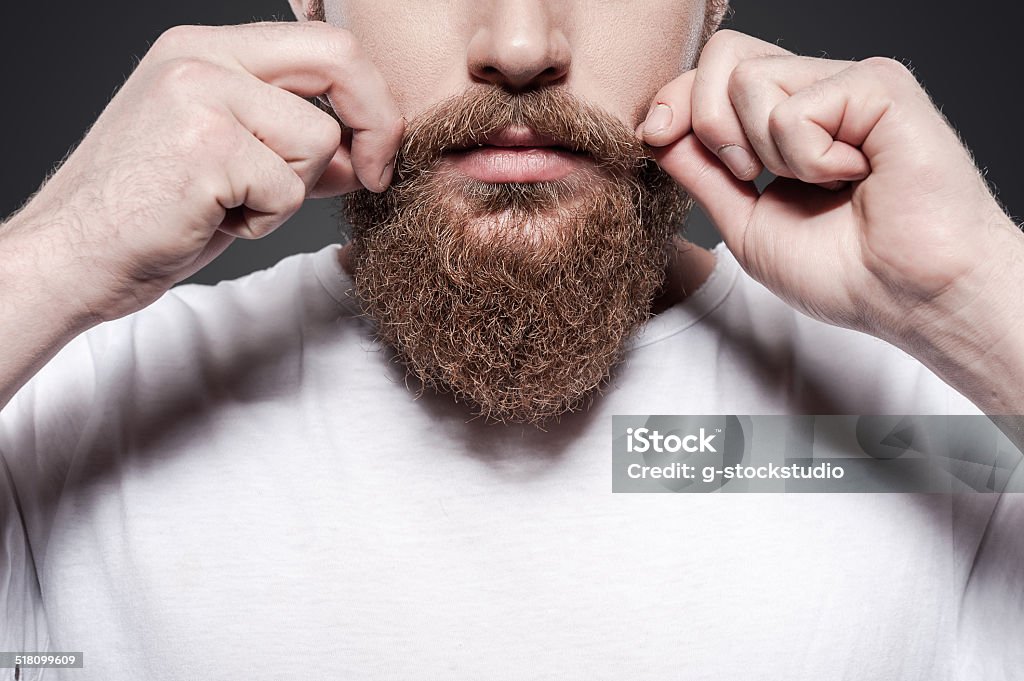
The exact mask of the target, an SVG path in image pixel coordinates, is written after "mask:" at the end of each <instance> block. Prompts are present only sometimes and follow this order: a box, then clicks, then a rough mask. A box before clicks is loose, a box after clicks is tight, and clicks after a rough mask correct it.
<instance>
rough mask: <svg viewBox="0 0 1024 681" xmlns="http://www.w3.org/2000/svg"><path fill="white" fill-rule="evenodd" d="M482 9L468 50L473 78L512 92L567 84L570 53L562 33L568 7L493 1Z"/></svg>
mask: <svg viewBox="0 0 1024 681" xmlns="http://www.w3.org/2000/svg"><path fill="white" fill-rule="evenodd" d="M480 5H481V6H483V7H481V16H482V20H481V22H480V24H479V27H478V28H477V30H476V32H475V33H474V35H473V38H472V39H471V40H470V42H469V50H468V67H469V72H470V76H471V77H472V78H473V80H475V81H476V82H484V83H492V84H494V85H499V86H501V87H505V88H508V89H511V90H529V89H533V88H538V87H543V86H546V85H555V84H558V83H559V82H561V81H563V80H565V78H566V77H567V75H568V74H569V66H570V62H571V50H570V47H569V41H568V39H567V38H566V36H565V33H564V31H563V24H564V23H565V17H564V16H560V15H561V14H562V11H563V8H562V6H563V5H564V3H562V2H557V1H554V2H552V1H551V0H547V1H544V0H493V1H492V2H481V3H480ZM484 8H486V9H484Z"/></svg>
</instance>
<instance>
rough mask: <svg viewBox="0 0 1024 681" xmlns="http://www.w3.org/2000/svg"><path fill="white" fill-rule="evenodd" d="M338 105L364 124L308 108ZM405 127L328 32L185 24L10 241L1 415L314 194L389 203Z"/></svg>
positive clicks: (3, 255)
mask: <svg viewBox="0 0 1024 681" xmlns="http://www.w3.org/2000/svg"><path fill="white" fill-rule="evenodd" d="M321 95H325V96H327V97H328V98H329V100H330V102H331V104H332V105H333V106H334V107H335V108H336V109H337V111H338V113H339V115H340V116H343V117H344V120H345V121H346V123H347V124H348V125H349V126H351V127H352V129H353V134H352V135H351V141H348V140H343V139H342V131H341V127H340V125H339V124H338V122H337V120H335V118H333V117H332V116H331V115H329V114H328V113H326V112H324V111H321V110H320V109H318V108H317V107H316V106H314V105H313V104H311V103H310V102H309V101H307V100H306V99H305V98H307V97H317V96H321ZM403 130H404V120H403V119H402V117H401V115H400V113H399V111H398V107H397V104H396V103H395V102H394V100H393V97H392V95H391V92H390V90H389V89H388V87H387V84H386V83H385V81H384V78H383V76H382V75H381V74H380V72H379V71H377V69H376V67H375V66H374V65H373V64H372V63H370V62H369V60H368V58H367V57H366V55H365V54H364V53H363V52H362V50H361V49H360V47H359V45H358V44H357V43H356V41H355V40H354V38H352V36H351V35H350V34H349V33H348V32H346V31H344V30H342V29H339V28H335V27H332V26H328V25H327V24H324V23H322V22H307V23H301V24H295V23H263V24H250V25H245V26H224V27H178V28H175V29H171V30H170V31H168V32H167V33H165V34H164V35H163V36H161V38H160V39H159V40H158V41H157V42H156V44H154V46H153V48H152V49H151V50H150V52H149V53H148V54H147V55H146V57H145V58H144V59H143V60H142V61H141V62H140V64H139V67H138V68H137V69H136V70H135V72H134V73H133V74H132V76H131V77H130V78H129V79H128V81H127V82H126V83H125V85H124V87H122V88H121V90H120V91H119V92H118V93H117V95H116V96H115V97H114V99H113V100H112V101H111V102H110V104H109V105H108V106H107V108H106V109H105V110H104V112H103V114H102V115H101V116H100V118H99V119H98V120H97V121H96V123H95V124H94V125H93V126H92V128H91V130H90V132H89V134H88V135H87V136H86V137H85V139H84V140H82V142H81V144H80V145H79V146H78V148H77V149H76V150H75V151H74V153H73V154H71V156H70V157H69V158H68V160H67V161H66V162H65V163H64V164H63V165H62V166H61V167H60V169H59V170H57V172H56V173H54V175H53V176H52V177H51V178H50V179H49V180H48V181H47V182H46V184H45V185H44V186H43V188H42V189H41V190H40V191H39V193H38V194H36V196H35V197H33V199H32V200H31V201H30V202H29V203H28V204H27V205H26V206H25V207H24V209H22V210H21V211H20V212H19V213H18V214H17V215H16V216H15V217H14V218H12V219H11V220H9V221H8V222H7V224H5V225H3V227H2V228H0V263H2V266H0V267H2V268H0V347H2V348H3V350H2V354H0V407H2V406H3V405H4V404H6V403H7V402H8V401H9V400H10V398H11V397H12V396H13V395H14V394H15V392H17V391H18V390H19V388H20V387H21V386H22V385H23V384H24V383H25V382H26V381H27V380H28V379H29V378H30V377H31V376H32V375H33V374H35V373H36V372H37V371H38V370H39V369H40V368H41V367H42V366H43V365H44V364H46V362H47V361H49V360H50V359H51V358H52V357H53V356H54V355H55V354H56V353H57V352H58V351H59V350H60V348H61V347H63V346H64V345H66V344H67V343H68V342H69V341H70V340H71V339H72V338H74V337H75V336H76V335H78V334H80V333H82V332H83V331H85V330H86V329H88V328H89V327H91V326H93V325H95V324H98V323H100V322H103V321H108V320H111V319H116V318H118V317H122V316H124V315H127V314H130V313H132V312H135V311H137V310H140V309H142V308H143V307H145V306H147V305H149V304H150V303H152V302H153V301H155V300H156V299H158V298H159V297H160V296H162V295H163V294H164V293H165V292H166V291H167V290H168V289H169V288H170V287H171V286H173V285H174V284H176V283H177V282H179V281H181V280H183V279H185V278H187V277H189V276H191V275H192V274H193V273H195V272H196V271H198V270H200V269H201V268H203V267H205V266H206V265H207V264H208V263H209V262H210V261H212V260H213V259H214V258H216V257H217V256H218V255H220V253H222V252H223V251H224V249H226V248H227V247H228V246H229V245H230V244H231V243H232V241H234V239H235V238H250V239H252V238H260V237H263V236H266V235H267V234H269V233H271V232H272V231H274V230H275V229H277V228H278V227H279V226H280V225H281V224H283V223H284V222H285V221H286V220H288V218H290V217H291V216H292V215H293V214H294V213H295V212H296V211H297V210H298V209H299V207H300V206H301V205H302V203H303V202H304V201H305V199H306V198H307V197H309V196H315V197H324V196H335V195H338V194H343V193H346V192H349V191H353V190H356V189H360V188H364V187H365V188H367V189H370V190H372V191H382V190H383V189H384V188H385V187H386V186H387V185H388V183H389V182H390V173H391V169H392V167H393V166H392V159H393V158H394V155H395V153H396V151H397V149H398V145H399V143H400V140H401V136H402V132H403Z"/></svg>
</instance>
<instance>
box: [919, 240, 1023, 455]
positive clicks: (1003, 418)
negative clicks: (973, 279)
mask: <svg viewBox="0 0 1024 681" xmlns="http://www.w3.org/2000/svg"><path fill="white" fill-rule="evenodd" d="M989 234H990V235H991V237H992V239H993V245H992V247H991V249H990V251H991V253H992V260H991V262H988V263H986V264H985V266H984V276H983V277H981V281H982V282H983V283H978V284H975V285H969V286H965V287H964V288H963V289H962V290H958V291H950V292H949V294H948V295H947V297H946V299H945V300H944V301H942V303H941V304H942V305H943V306H944V309H943V310H942V311H941V314H935V315H933V317H934V318H935V319H936V320H938V321H935V322H932V323H923V324H921V325H920V326H919V327H918V328H916V329H912V330H911V331H910V332H909V335H908V339H909V340H908V342H907V343H906V344H905V349H907V350H908V351H909V352H910V353H911V354H913V355H915V356H916V357H917V358H918V359H920V360H921V361H922V362H924V363H925V364H926V365H927V366H929V368H931V369H932V370H933V371H934V372H935V373H936V374H937V375H938V376H940V377H941V378H942V379H943V380H945V381H946V382H947V383H949V384H950V385H951V386H953V387H954V388H956V389H957V390H958V391H960V392H961V393H962V394H963V395H964V396H965V397H967V398H968V399H970V400H971V401H972V402H974V404H975V405H976V406H977V407H978V408H979V409H981V410H982V411H983V412H985V413H986V414H988V415H989V416H990V417H992V420H993V421H994V422H995V423H996V425H998V426H999V428H1000V429H1001V430H1002V431H1003V432H1004V433H1005V434H1006V435H1007V437H1009V438H1010V439H1011V440H1012V441H1013V442H1014V443H1015V444H1016V445H1017V446H1018V447H1021V448H1022V449H1024V296H1022V295H1021V289H1022V287H1024V236H1022V234H1021V233H1020V231H1019V229H1017V228H1016V226H1014V225H1013V224H1012V223H1010V222H1009V221H1007V223H1006V224H1005V225H1003V226H996V227H990V229H989Z"/></svg>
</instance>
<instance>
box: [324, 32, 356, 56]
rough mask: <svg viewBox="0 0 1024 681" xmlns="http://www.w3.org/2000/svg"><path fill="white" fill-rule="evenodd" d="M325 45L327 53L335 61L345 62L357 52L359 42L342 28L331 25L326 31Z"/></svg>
mask: <svg viewBox="0 0 1024 681" xmlns="http://www.w3.org/2000/svg"><path fill="white" fill-rule="evenodd" d="M325 47H326V49H327V52H328V55H329V56H330V57H331V58H332V59H334V60H335V61H337V62H340V63H346V62H349V61H351V60H352V59H354V58H355V57H356V56H357V55H358V54H359V42H358V41H357V40H356V38H355V36H353V35H352V33H350V32H349V31H346V30H345V29H343V28H336V27H331V30H330V31H328V33H327V38H326V43H325Z"/></svg>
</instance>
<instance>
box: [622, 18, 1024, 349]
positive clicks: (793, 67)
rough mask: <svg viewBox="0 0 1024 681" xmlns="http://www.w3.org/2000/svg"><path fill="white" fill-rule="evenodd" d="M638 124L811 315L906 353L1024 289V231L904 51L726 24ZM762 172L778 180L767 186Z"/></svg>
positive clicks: (770, 283)
mask: <svg viewBox="0 0 1024 681" xmlns="http://www.w3.org/2000/svg"><path fill="white" fill-rule="evenodd" d="M665 107H667V109H666V108H665ZM659 121H660V123H662V124H663V125H659ZM637 132H638V134H639V135H640V136H641V137H642V138H643V140H644V141H645V142H647V143H648V144H649V145H651V146H652V147H654V153H655V157H656V159H657V160H658V163H659V164H660V165H661V166H662V168H664V169H665V170H666V171H667V172H668V173H669V174H671V175H672V176H673V177H674V178H675V179H676V181H677V182H679V183H680V184H681V185H682V186H683V187H684V188H685V189H687V190H688V191H689V192H690V194H691V195H692V196H693V198H694V199H696V201H697V202H698V203H699V204H700V205H701V206H702V208H704V210H705V212H707V213H708V215H709V217H710V218H711V219H712V220H713V221H714V222H715V223H716V225H717V226H718V228H719V230H720V231H721V233H722V236H723V238H724V239H725V242H726V244H727V245H728V247H729V249H730V250H731V251H732V252H733V253H734V254H735V256H736V258H737V260H738V261H739V262H740V264H741V265H742V266H743V267H744V269H746V270H747V272H749V273H750V275H751V276H753V277H754V278H755V279H757V280H758V281H760V282H761V283H763V284H764V285H765V286H766V287H768V288H769V289H770V290H771V291H773V292H774V293H775V294H776V295H778V296H779V297H781V298H782V299H783V300H785V301H787V302H788V303H789V304H791V305H793V306H794V307H796V308H797V309H799V310H801V311H803V312H805V313H807V314H809V315H810V316H812V317H815V318H818V319H821V320H823V321H826V322H828V323H831V324H836V325H840V326H845V327H848V328H853V329H857V330H860V331H865V332H867V333H871V334H872V335H875V336H878V337H881V338H884V339H886V340H889V341H890V342H894V343H895V344H897V345H900V346H901V347H904V349H907V348H908V346H912V345H913V344H914V343H915V342H920V336H921V334H922V333H924V331H923V330H922V329H924V328H938V327H941V326H943V325H947V326H948V325H950V324H953V323H962V322H963V321H964V314H965V305H970V304H972V303H973V302H974V301H975V300H976V299H978V298H979V296H985V295H989V294H991V295H1002V296H1006V295H1008V294H1009V295H1012V296H1014V297H1016V296H1018V295H1019V294H1018V293H1017V291H1018V290H1019V285H1020V282H1019V281H1018V282H1017V286H1014V287H1012V289H1011V290H1010V291H1006V290H1005V284H1006V282H1005V281H998V285H996V284H997V280H999V279H1000V277H1001V276H1003V275H1002V274H1001V273H1002V272H1005V269H1006V268H1005V264H1006V262H1007V260H1006V258H1011V259H1014V260H1015V261H1016V262H1020V261H1021V260H1022V256H1021V253H1024V239H1022V238H1021V235H1020V232H1019V230H1018V229H1017V227H1016V226H1015V225H1014V224H1013V222H1012V221H1011V220H1010V218H1009V217H1007V216H1006V214H1005V213H1004V212H1003V210H1002V208H1001V207H1000V206H999V204H998V202H997V201H996V200H995V199H994V198H993V196H992V194H991V192H990V191H989V188H988V186H987V185H986V183H985V181H984V179H983V178H982V176H981V174H980V173H979V171H978V169H977V168H976V167H975V165H974V162H973V160H972V159H971V156H970V154H969V153H968V151H967V150H966V149H965V148H964V147H963V145H962V144H961V142H960V140H959V138H958V137H957V135H956V133H955V132H954V131H953V129H952V128H951V127H950V125H949V124H948V123H947V121H946V120H945V118H944V117H943V116H942V114H941V113H939V111H938V110H937V109H936V108H935V106H934V105H933V104H932V102H931V101H930V99H929V97H928V95H927V94H926V93H925V91H924V90H923V89H922V88H921V86H920V85H919V84H918V82H917V80H916V79H915V78H914V76H913V75H912V74H911V73H910V71H909V70H908V69H907V68H906V67H904V66H903V65H902V64H900V63H899V62H897V61H893V60H891V59H883V58H872V59H867V60H864V61H861V62H848V61H835V60H829V59H815V58H809V57H801V56H796V55H794V54H792V53H790V52H787V51H786V50H783V49H782V48H780V47H778V46H777V45H773V44H771V43H766V42H763V41H761V40H758V39H756V38H752V37H750V36H747V35H744V34H741V33H737V32H735V31H720V32H719V33H717V34H716V35H715V36H714V37H712V38H711V40H710V41H709V42H708V44H707V46H706V47H705V49H704V51H703V53H702V54H701V57H700V60H699V63H698V66H697V68H695V69H693V70H691V71H688V72H687V73H685V74H683V75H681V76H679V77H678V78H676V79H675V80H673V81H672V82H670V83H669V84H667V85H666V86H665V87H663V88H662V89H661V90H660V91H659V93H658V95H657V97H656V99H655V100H654V103H653V104H652V107H651V114H650V115H649V116H648V119H647V127H646V128H645V125H644V123H641V124H640V126H639V127H638V128H637ZM763 168H767V169H768V170H769V171H771V172H772V173H774V174H775V175H777V176H779V179H776V180H775V181H774V182H772V183H771V184H770V185H769V186H768V187H767V189H766V190H765V191H764V193H763V194H760V195H759V194H758V191H757V189H756V188H755V186H754V184H753V183H752V182H751V180H753V179H754V178H756V177H757V176H758V174H759V173H760V172H761V170H762V169H763ZM730 169H731V170H730ZM994 292H998V293H994ZM990 311H991V310H988V312H986V314H988V313H989V312H990ZM978 314H979V315H981V314H982V312H981V311H980V310H979V313H978ZM989 316H991V315H990V314H989ZM936 333H940V332H938V331H937V332H936ZM976 340H977V341H978V342H979V343H980V342H984V341H983V339H980V338H979V339H976ZM990 340H994V339H990Z"/></svg>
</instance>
